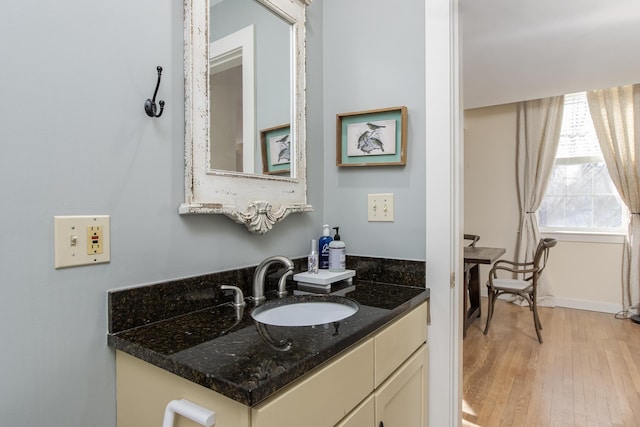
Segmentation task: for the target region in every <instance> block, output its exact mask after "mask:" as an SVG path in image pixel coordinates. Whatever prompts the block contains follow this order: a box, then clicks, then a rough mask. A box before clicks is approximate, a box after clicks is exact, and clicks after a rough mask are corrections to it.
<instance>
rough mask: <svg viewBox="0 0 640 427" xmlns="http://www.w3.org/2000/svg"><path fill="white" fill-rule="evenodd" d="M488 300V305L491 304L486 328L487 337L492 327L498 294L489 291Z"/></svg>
mask: <svg viewBox="0 0 640 427" xmlns="http://www.w3.org/2000/svg"><path fill="white" fill-rule="evenodd" d="M487 296H488V297H489V298H488V303H489V309H488V310H487V324H486V325H485V327H484V334H485V335H487V332H489V326H490V325H491V318H492V317H493V308H494V307H493V306H494V304H495V301H496V296H497V293H496V292H495V291H492V290H489V295H487Z"/></svg>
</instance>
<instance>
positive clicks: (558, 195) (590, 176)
mask: <svg viewBox="0 0 640 427" xmlns="http://www.w3.org/2000/svg"><path fill="white" fill-rule="evenodd" d="M626 216H627V210H626V207H625V206H624V204H623V203H622V201H621V200H620V198H619V196H618V192H617V191H616V189H615V187H614V186H613V183H612V182H611V178H610V177H609V173H608V172H607V168H606V166H605V164H604V160H603V158H602V152H601V151H600V146H599V145H598V140H597V137H596V133H595V130H594V128H593V122H592V121H591V115H590V113H589V106H588V104H587V97H586V94H585V93H584V92H580V93H574V94H569V95H565V101H564V114H563V119H562V130H561V131H560V143H559V145H558V152H557V154H556V161H555V166H554V168H553V172H552V175H551V178H550V180H549V184H548V186H547V189H546V193H545V196H544V198H543V200H542V204H541V205H540V209H539V210H538V223H539V224H540V228H541V229H542V231H574V232H614V233H622V232H624V231H625V230H626V220H625V218H626Z"/></svg>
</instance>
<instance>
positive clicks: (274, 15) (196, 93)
mask: <svg viewBox="0 0 640 427" xmlns="http://www.w3.org/2000/svg"><path fill="white" fill-rule="evenodd" d="M309 3H310V0H211V15H210V14H209V13H210V11H209V7H208V2H207V0H184V11H185V13H184V17H185V21H184V64H185V70H184V71H185V202H184V203H183V204H182V205H181V206H180V209H179V212H180V213H181V214H223V215H226V216H228V217H229V218H231V219H233V220H234V221H236V222H238V223H241V224H244V225H245V226H246V227H247V228H248V229H249V231H251V232H253V233H257V234H263V233H266V232H267V231H269V230H271V229H272V227H273V225H274V224H275V223H276V222H278V221H281V220H282V219H284V218H285V217H286V216H287V215H289V214H290V213H294V212H307V211H311V210H312V208H311V206H310V205H308V204H307V199H306V157H305V127H306V117H305V102H306V101H305V92H304V87H305V46H304V43H305V40H304V37H305V29H304V23H305V7H306V5H307V4H309Z"/></svg>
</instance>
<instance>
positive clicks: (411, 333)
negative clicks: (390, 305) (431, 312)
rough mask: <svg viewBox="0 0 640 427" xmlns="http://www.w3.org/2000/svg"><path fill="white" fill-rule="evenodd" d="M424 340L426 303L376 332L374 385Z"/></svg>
mask: <svg viewBox="0 0 640 427" xmlns="http://www.w3.org/2000/svg"><path fill="white" fill-rule="evenodd" d="M426 341H427V304H426V303H423V304H421V305H420V306H419V307H417V308H415V309H414V310H413V311H411V312H410V313H409V314H407V315H406V316H404V317H402V318H401V319H399V320H397V321H396V322H395V323H393V324H391V325H390V326H388V327H386V328H385V329H383V330H382V331H381V332H379V333H378V334H376V336H375V338H374V354H375V382H374V385H375V387H376V388H377V387H378V386H380V384H382V383H383V382H384V380H385V379H387V377H388V376H389V375H391V373H392V372H393V371H395V370H396V369H397V368H398V367H399V366H400V365H401V364H402V363H403V362H404V361H405V360H407V358H408V357H409V356H411V354H413V352H414V351H416V349H417V348H418V347H420V346H421V345H422V344H424V343H425V342H426Z"/></svg>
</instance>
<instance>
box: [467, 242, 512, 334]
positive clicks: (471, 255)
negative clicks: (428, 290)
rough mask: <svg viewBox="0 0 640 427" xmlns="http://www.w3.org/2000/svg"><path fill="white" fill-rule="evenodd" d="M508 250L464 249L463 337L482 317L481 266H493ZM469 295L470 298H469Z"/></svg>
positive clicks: (468, 247)
mask: <svg viewBox="0 0 640 427" xmlns="http://www.w3.org/2000/svg"><path fill="white" fill-rule="evenodd" d="M506 251H507V250H506V249H505V248H482V247H478V246H476V247H470V246H467V247H465V248H464V280H463V282H464V328H463V333H462V335H463V337H465V336H466V335H467V328H468V327H469V325H470V324H471V322H473V321H474V320H475V319H476V318H477V317H480V315H481V309H480V264H493V263H494V262H496V260H497V259H498V258H500V257H501V256H502V255H504V253H505V252H506ZM467 294H468V295H469V298H467Z"/></svg>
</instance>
